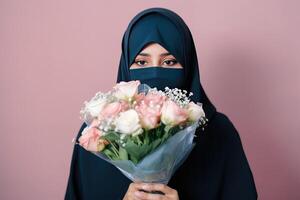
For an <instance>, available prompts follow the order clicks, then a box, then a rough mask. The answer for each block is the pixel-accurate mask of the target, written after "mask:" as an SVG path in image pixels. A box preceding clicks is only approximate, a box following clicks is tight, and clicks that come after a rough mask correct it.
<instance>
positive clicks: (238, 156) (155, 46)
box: [65, 8, 257, 200]
mask: <svg viewBox="0 0 300 200" xmlns="http://www.w3.org/2000/svg"><path fill="white" fill-rule="evenodd" d="M130 80H140V81H141V82H142V83H147V84H148V85H150V86H152V87H157V88H158V89H163V88H164V87H165V86H168V87H170V88H174V87H177V88H181V89H186V90H188V91H190V92H192V93H193V96H192V98H191V99H192V100H193V101H196V102H202V103H203V109H204V111H205V113H206V117H207V118H208V120H209V121H208V125H207V126H206V128H205V129H204V131H203V130H202V129H197V132H196V134H197V137H196V138H195V142H196V146H195V147H194V149H193V151H192V152H191V154H190V155H189V157H188V158H187V160H186V161H185V162H184V163H183V164H182V166H181V167H179V169H178V170H177V171H176V172H175V174H174V175H173V177H172V178H171V180H170V182H169V183H168V185H162V184H146V183H131V181H130V180H129V179H127V178H126V177H125V176H124V175H123V174H122V173H121V172H120V171H119V170H118V169H116V168H115V167H114V166H112V165H110V164H109V163H107V162H106V161H104V160H102V159H100V158H98V157H97V156H95V155H93V154H92V153H90V152H88V151H86V150H84V149H83V148H81V147H80V146H78V145H75V146H74V151H73V157H72V162H71V168H70V176H69V181H68V186H67V191H66V195H65V199H83V200H97V199H98V200H102V199H103V200H114V199H123V200H132V199H137V200H139V199H147V200H155V199H165V200H167V199H168V200H178V199H180V200H184V199H188V200H194V199H195V200H213V199H226V200H235V199H237V200H239V199H242V200H247V199H249V200H252V199H257V192H256V187H255V183H254V179H253V175H252V172H251V169H250V167H249V164H248V161H247V158H246V156H245V153H244V150H243V146H242V143H241V140H240V137H239V134H238V132H237V130H236V129H235V127H234V126H233V124H232V122H231V121H230V120H229V119H228V117H227V116H226V115H224V114H222V113H220V112H218V111H217V110H216V108H215V107H214V105H213V104H212V103H211V101H210V100H209V99H208V97H207V95H206V94H205V92H204V90H203V88H202V86H201V83H200V79H199V71H198V61H197V55H196V49H195V45H194V42H193V38H192V35H191V32H190V30H189V28H188V27H187V25H186V24H185V23H184V21H183V20H182V19H181V18H180V17H179V16H178V15H177V14H176V13H174V12H172V11H170V10H168V9H165V8H150V9H146V10H144V11H142V12H140V13H138V14H137V15H136V16H135V17H134V18H133V19H132V21H131V22H130V23H129V25H128V27H127V30H126V32H125V34H124V36H123V40H122V55H121V60H120V65H119V70H118V78H117V82H120V81H130ZM85 126H86V124H83V125H82V126H81V128H80V130H79V132H78V136H77V140H78V138H79V137H80V135H81V132H82V130H83V129H84V128H85ZM147 191H148V192H147ZM149 191H160V192H161V193H160V194H153V193H151V192H149ZM162 193H164V195H163V194H162Z"/></svg>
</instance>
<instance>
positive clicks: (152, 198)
mask: <svg viewBox="0 0 300 200" xmlns="http://www.w3.org/2000/svg"><path fill="white" fill-rule="evenodd" d="M134 196H135V197H136V198H139V199H142V200H164V199H166V198H165V197H166V196H164V195H161V194H151V193H147V192H143V191H135V192H134Z"/></svg>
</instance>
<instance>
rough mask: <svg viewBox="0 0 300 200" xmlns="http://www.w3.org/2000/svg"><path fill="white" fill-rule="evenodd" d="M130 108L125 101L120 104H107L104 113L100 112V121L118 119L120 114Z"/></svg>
mask: <svg viewBox="0 0 300 200" xmlns="http://www.w3.org/2000/svg"><path fill="white" fill-rule="evenodd" d="M128 108H129V105H128V103H127V102H125V101H120V102H118V101H117V102H112V103H109V104H107V105H106V106H105V107H104V108H103V109H102V111H101V112H100V114H99V116H98V119H99V120H102V119H105V118H114V117H116V116H117V115H118V114H119V113H120V112H122V111H125V110H127V109H128Z"/></svg>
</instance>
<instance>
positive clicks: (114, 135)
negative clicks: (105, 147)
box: [101, 131, 120, 142]
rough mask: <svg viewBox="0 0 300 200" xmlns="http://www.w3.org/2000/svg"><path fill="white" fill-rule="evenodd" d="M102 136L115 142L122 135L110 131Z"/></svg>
mask: <svg viewBox="0 0 300 200" xmlns="http://www.w3.org/2000/svg"><path fill="white" fill-rule="evenodd" d="M101 138H103V139H107V140H109V141H111V142H114V141H116V140H119V139H120V135H119V134H118V133H116V132H113V131H110V132H108V133H107V134H106V135H103V136H101Z"/></svg>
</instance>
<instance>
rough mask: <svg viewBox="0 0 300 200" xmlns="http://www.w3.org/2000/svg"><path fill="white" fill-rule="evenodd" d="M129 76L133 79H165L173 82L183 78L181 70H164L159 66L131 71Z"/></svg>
mask: <svg viewBox="0 0 300 200" xmlns="http://www.w3.org/2000/svg"><path fill="white" fill-rule="evenodd" d="M130 74H131V76H132V78H135V79H141V80H146V79H166V80H174V81H176V79H178V78H183V70H182V69H178V68H165V67H161V66H152V67H145V68H141V69H131V70H130Z"/></svg>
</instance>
